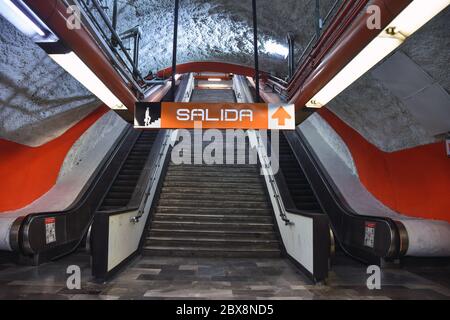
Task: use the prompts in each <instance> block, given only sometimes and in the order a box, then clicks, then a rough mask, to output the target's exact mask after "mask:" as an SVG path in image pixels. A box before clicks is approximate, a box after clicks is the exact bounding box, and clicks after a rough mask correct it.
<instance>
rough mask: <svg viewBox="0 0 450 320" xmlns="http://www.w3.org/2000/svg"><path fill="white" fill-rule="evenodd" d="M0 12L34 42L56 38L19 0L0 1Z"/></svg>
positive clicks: (54, 39) (49, 40) (53, 40)
mask: <svg viewBox="0 0 450 320" xmlns="http://www.w3.org/2000/svg"><path fill="white" fill-rule="evenodd" d="M0 14H1V15H2V16H3V17H5V19H6V20H8V21H9V22H10V23H11V24H13V25H14V26H15V27H16V28H17V29H19V30H20V31H21V32H22V33H24V34H25V35H27V36H28V37H30V38H31V39H32V40H33V41H35V42H55V41H57V40H58V38H57V37H56V36H55V35H54V34H53V33H52V32H51V31H50V30H49V29H48V28H47V27H46V25H45V24H44V23H43V22H42V20H40V19H39V17H38V16H36V15H35V14H34V12H33V11H32V10H30V8H28V7H27V6H26V5H25V4H24V3H23V2H22V1H21V0H2V1H0Z"/></svg>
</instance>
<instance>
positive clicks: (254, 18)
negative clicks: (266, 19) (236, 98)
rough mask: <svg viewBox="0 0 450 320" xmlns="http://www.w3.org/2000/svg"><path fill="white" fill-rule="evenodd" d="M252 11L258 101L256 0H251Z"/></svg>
mask: <svg viewBox="0 0 450 320" xmlns="http://www.w3.org/2000/svg"><path fill="white" fill-rule="evenodd" d="M252 11H253V50H254V56H255V89H256V99H255V100H256V101H255V102H256V103H258V102H260V101H261V99H260V96H259V61H258V20H257V14H256V0H252Z"/></svg>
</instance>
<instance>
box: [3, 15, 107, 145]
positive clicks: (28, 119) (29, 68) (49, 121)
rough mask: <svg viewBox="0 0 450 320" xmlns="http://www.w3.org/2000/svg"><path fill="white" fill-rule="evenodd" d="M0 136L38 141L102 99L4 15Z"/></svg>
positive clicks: (51, 136)
mask: <svg viewBox="0 0 450 320" xmlns="http://www.w3.org/2000/svg"><path fill="white" fill-rule="evenodd" d="M0 30H1V32H0V138H3V139H7V140H11V141H14V142H18V143H22V144H26V145H29V146H38V145H41V144H43V143H45V142H47V141H49V140H52V139H54V138H55V137H57V136H59V135H60V134H62V133H63V132H64V131H66V130H67V129H68V128H70V127H71V126H72V125H74V124H75V123H77V122H78V121H79V120H81V119H82V118H84V117H85V116H86V115H88V114H89V113H90V112H92V111H93V110H94V109H95V108H96V107H97V106H98V104H99V102H98V100H97V99H96V98H95V97H94V96H92V95H91V93H90V92H88V91H87V90H86V89H85V88H84V87H83V86H82V85H81V84H79V83H78V82H77V81H76V80H75V79H74V78H72V77H71V76H70V75H69V74H68V73H67V72H65V71H64V70H63V69H62V68H60V67H59V66H58V65H57V64H56V63H54V62H53V61H52V60H51V59H50V58H49V57H48V56H47V54H46V53H45V52H44V51H43V50H41V49H40V48H39V47H38V46H36V45H35V44H34V43H33V42H32V41H31V40H29V39H28V38H27V37H25V36H24V35H23V34H22V33H20V32H19V31H18V30H17V29H16V28H14V27H13V26H12V25H11V24H10V23H9V22H8V21H6V20H5V19H4V18H3V17H1V16H0Z"/></svg>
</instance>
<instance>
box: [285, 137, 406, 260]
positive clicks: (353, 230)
mask: <svg viewBox="0 0 450 320" xmlns="http://www.w3.org/2000/svg"><path fill="white" fill-rule="evenodd" d="M279 136H280V156H279V158H280V169H281V170H280V172H282V175H283V178H284V182H285V185H286V188H287V189H288V190H289V193H290V196H291V199H292V204H293V205H294V206H295V207H296V208H297V209H299V210H303V211H314V212H317V213H324V214H327V215H328V217H329V220H330V223H331V227H332V231H333V234H334V236H335V239H336V240H337V243H338V245H339V246H340V248H341V249H342V250H343V251H344V252H345V253H347V254H348V255H350V256H352V257H354V258H356V259H358V260H360V261H363V262H365V263H369V264H380V263H381V262H382V261H383V260H391V259H396V258H398V257H400V256H401V255H402V254H403V252H404V249H402V241H401V240H402V239H401V233H400V231H401V229H400V227H401V225H400V224H399V223H398V222H397V221H394V220H392V219H390V218H387V217H374V216H366V215H363V214H360V213H356V212H354V211H353V210H352V209H351V208H350V206H349V205H348V204H347V203H346V201H345V199H344V198H343V196H342V195H341V194H340V192H339V190H338V189H337V187H336V186H335V185H334V184H333V182H332V180H331V178H330V177H329V176H328V174H327V172H326V170H325V169H324V168H323V167H322V166H321V163H320V161H319V160H318V159H317V158H316V156H315V154H314V152H313V151H312V148H311V146H310V145H309V143H308V141H307V140H306V138H305V137H304V136H302V134H301V133H300V132H298V131H290V132H288V131H285V132H280V135H279ZM368 240H369V241H368Z"/></svg>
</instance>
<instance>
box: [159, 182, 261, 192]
mask: <svg viewBox="0 0 450 320" xmlns="http://www.w3.org/2000/svg"><path fill="white" fill-rule="evenodd" d="M163 187H187V188H194V189H193V190H195V188H198V187H203V188H204V187H209V188H217V189H241V188H244V189H258V190H264V189H263V185H262V184H261V183H260V182H252V183H240V182H238V181H237V182H223V181H222V182H216V181H215V180H213V181H209V182H206V183H204V184H199V183H198V182H193V181H167V180H165V181H164V183H163Z"/></svg>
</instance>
